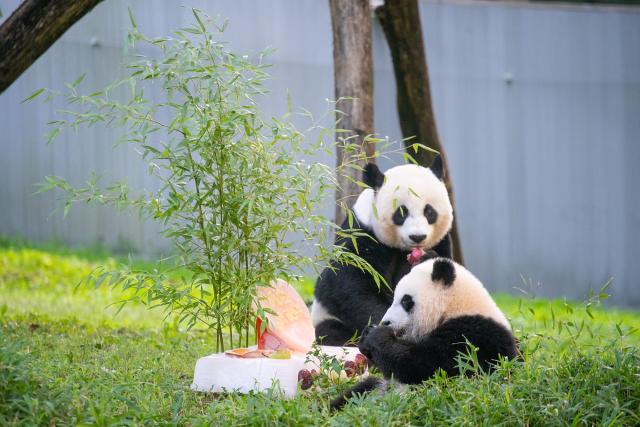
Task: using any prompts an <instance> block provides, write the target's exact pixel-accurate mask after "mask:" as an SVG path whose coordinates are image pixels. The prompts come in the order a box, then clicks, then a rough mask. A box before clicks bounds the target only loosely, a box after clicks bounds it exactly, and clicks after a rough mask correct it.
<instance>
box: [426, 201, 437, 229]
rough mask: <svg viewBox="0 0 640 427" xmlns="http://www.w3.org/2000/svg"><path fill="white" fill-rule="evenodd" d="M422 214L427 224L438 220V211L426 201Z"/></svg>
mask: <svg viewBox="0 0 640 427" xmlns="http://www.w3.org/2000/svg"><path fill="white" fill-rule="evenodd" d="M424 216H425V217H426V218H427V222H428V223H429V224H434V223H435V222H436V221H437V220H438V211H436V210H435V209H434V208H433V206H431V205H430V204H428V203H427V206H425V207H424Z"/></svg>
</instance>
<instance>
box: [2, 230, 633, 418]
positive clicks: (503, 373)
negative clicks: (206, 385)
mask: <svg viewBox="0 0 640 427" xmlns="http://www.w3.org/2000/svg"><path fill="white" fill-rule="evenodd" d="M105 263H110V264H112V265H114V266H115V265H117V261H116V260H114V259H111V258H108V256H107V255H106V254H104V253H95V252H85V253H83V252H70V251H65V250H61V249H60V248H53V249H48V250H43V249H33V248H30V247H27V246H15V245H13V246H12V245H11V244H8V243H6V242H5V243H3V244H0V425H2V426H4V425H13V424H24V425H34V424H45V425H67V424H73V425H78V424H83V425H86V424H91V425H94V424H95V425H114V424H115V425H120V424H126V425H131V424H135V425H138V424H153V425H155V424H179V425H184V424H186V425H205V424H206V425H210V424H213V425H235V424H240V425H254V424H256V425H272V424H285V425H327V424H335V425H367V426H368V425H376V426H377V425H389V424H394V425H408V424H412V425H433V424H445V425H497V424H504V425H545V426H546V425H601V424H602V425H639V424H640V353H639V352H638V346H639V344H640V332H637V330H636V328H638V327H640V312H632V311H622V310H613V309H604V308H602V307H600V306H598V305H597V304H594V305H592V306H590V307H589V309H588V310H587V307H586V305H585V304H584V303H574V302H570V303H567V302H564V301H557V300H556V301H550V300H531V299H520V298H514V297H511V296H507V295H499V296H497V298H496V299H497V301H498V303H499V305H500V306H501V307H502V308H503V310H504V311H505V312H506V313H507V315H508V317H509V318H510V319H511V321H512V324H513V326H514V330H515V332H516V335H517V337H518V338H519V339H520V341H521V345H522V348H523V359H524V360H523V361H515V362H511V363H505V364H504V365H503V366H502V367H501V368H499V369H498V370H497V371H496V372H494V373H493V374H492V375H479V376H476V377H472V378H445V377H437V378H434V379H432V380H429V381H427V382H425V383H424V384H423V385H422V386H418V387H413V388H411V389H409V390H408V391H405V392H404V393H403V394H401V393H399V392H392V393H388V394H386V395H384V396H381V395H374V396H369V397H367V398H365V399H363V400H362V401H359V402H355V403H354V404H351V405H348V406H347V407H346V408H345V409H344V410H343V411H342V412H340V413H338V414H335V415H332V414H329V412H328V410H327V402H328V399H329V398H330V397H332V396H333V395H334V394H335V393H336V389H342V388H344V387H346V386H347V385H348V383H343V384H338V385H337V386H335V387H332V388H330V389H327V390H326V391H325V392H322V393H317V392H314V393H308V394H306V395H303V396H301V397H298V398H296V399H294V400H281V399H277V398H276V397H275V396H272V395H268V394H256V395H248V396H245V395H217V396H214V395H210V394H201V393H193V392H191V391H190V390H189V385H190V383H191V379H192V374H193V367H194V364H195V361H196V359H197V358H198V357H200V356H203V355H206V354H208V353H212V352H213V339H212V334H210V333H208V332H206V331H201V330H191V331H188V332H186V331H183V330H181V329H179V328H178V327H176V325H175V324H174V323H173V322H172V320H171V319H169V320H167V321H166V322H164V321H163V319H164V315H163V313H162V312H161V311H159V310H148V309H147V308H146V307H145V306H143V305H141V304H139V303H138V304H131V305H128V306H126V307H125V308H124V309H123V310H122V311H121V312H120V313H119V314H118V315H117V316H115V317H114V313H115V311H116V309H115V308H114V307H111V308H106V307H107V306H108V305H109V304H110V303H113V302H116V301H118V300H120V299H121V298H122V297H123V296H122V295H121V294H119V293H118V292H117V291H113V290H107V289H104V288H100V289H97V290H96V289H87V288H85V287H79V288H78V289H75V286H76V284H77V283H79V282H80V281H81V280H82V279H83V278H84V277H85V276H86V275H87V274H88V273H89V272H90V271H91V270H92V269H93V268H95V267H96V266H97V265H101V264H105ZM312 288H313V286H312V284H310V283H306V282H305V283H302V284H300V286H299V289H300V291H301V293H302V294H303V297H304V298H305V299H310V297H311V294H310V292H311V291H312Z"/></svg>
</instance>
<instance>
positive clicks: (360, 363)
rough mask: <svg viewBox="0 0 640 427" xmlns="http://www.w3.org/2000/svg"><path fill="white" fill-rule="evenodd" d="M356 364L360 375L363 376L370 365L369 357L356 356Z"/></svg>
mask: <svg viewBox="0 0 640 427" xmlns="http://www.w3.org/2000/svg"><path fill="white" fill-rule="evenodd" d="M355 362H356V366H357V367H358V369H357V372H358V374H363V373H364V371H365V370H366V369H367V365H368V364H369V361H368V360H367V357H366V356H365V355H364V354H356V359H355Z"/></svg>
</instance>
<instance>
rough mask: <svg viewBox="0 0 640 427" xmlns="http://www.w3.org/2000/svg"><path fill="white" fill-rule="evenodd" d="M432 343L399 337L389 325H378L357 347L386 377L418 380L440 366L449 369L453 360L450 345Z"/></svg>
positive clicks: (408, 382)
mask: <svg viewBox="0 0 640 427" xmlns="http://www.w3.org/2000/svg"><path fill="white" fill-rule="evenodd" d="M434 344H435V343H431V342H430V341H429V340H428V339H426V340H421V341H418V342H415V341H411V340H408V339H403V338H398V337H396V336H395V332H394V331H393V330H392V329H391V328H389V327H387V326H380V327H377V328H373V329H371V330H370V332H369V333H368V334H367V335H366V336H365V338H364V339H363V340H362V341H361V343H360V346H359V348H360V351H361V352H362V354H364V355H365V356H367V357H368V358H369V359H370V361H371V363H372V364H373V365H375V366H376V367H377V368H378V369H380V371H381V372H382V373H383V374H384V376H385V377H386V378H390V377H393V378H395V379H396V380H398V381H400V382H402V383H405V384H419V383H421V382H422V381H424V380H425V379H427V378H429V377H431V376H433V375H434V374H435V373H436V371H437V370H438V369H439V368H443V369H444V370H445V371H450V368H451V366H450V365H452V364H454V363H455V360H454V357H452V355H451V354H450V353H451V349H447V348H446V347H443V346H441V345H434Z"/></svg>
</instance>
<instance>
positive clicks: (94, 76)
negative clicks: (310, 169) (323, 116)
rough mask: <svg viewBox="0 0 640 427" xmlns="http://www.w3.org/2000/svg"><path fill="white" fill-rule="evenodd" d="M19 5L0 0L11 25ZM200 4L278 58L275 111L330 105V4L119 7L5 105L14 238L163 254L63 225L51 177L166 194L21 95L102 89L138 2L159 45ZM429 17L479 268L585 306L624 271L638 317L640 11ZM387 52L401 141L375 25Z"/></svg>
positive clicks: (571, 9) (472, 10)
mask: <svg viewBox="0 0 640 427" xmlns="http://www.w3.org/2000/svg"><path fill="white" fill-rule="evenodd" d="M17 4H18V1H17V0H0V8H1V9H2V11H3V13H4V15H5V17H4V18H6V16H7V15H8V14H10V13H11V11H12V10H13V9H14V8H15V7H16V5H17ZM182 4H186V5H188V7H187V6H185V7H183V6H182ZM192 6H193V7H198V8H201V9H203V10H205V11H207V12H208V13H210V14H219V15H221V16H223V17H226V18H229V20H230V26H229V30H228V32H227V33H226V35H225V38H226V39H227V40H228V41H229V42H230V43H231V45H232V46H233V48H234V49H235V50H237V51H250V52H257V51H260V50H261V49H262V48H264V47H266V46H272V47H275V48H277V51H276V52H275V54H273V55H272V56H271V61H272V62H273V64H274V66H273V69H272V72H271V74H272V75H273V79H272V80H271V82H270V87H271V89H272V90H273V94H274V95H273V96H272V97H269V98H268V99H266V100H265V101H264V107H265V110H266V111H267V112H268V113H269V114H279V113H282V112H283V111H284V110H285V108H286V101H285V91H286V90H288V91H289V92H290V93H291V95H292V99H293V103H294V105H296V106H300V107H305V108H308V109H310V110H311V111H313V112H314V113H321V112H323V111H325V109H326V103H325V99H326V98H331V97H332V96H333V69H332V64H331V61H332V53H331V26H330V17H329V11H328V6H327V2H326V1H324V0H273V1H269V2H266V1H258V0H236V1H233V2H231V1H221V0H220V1H213V0H208V1H193V2H184V1H158V0H155V1H151V0H144V1H136V2H133V1H121V0H110V1H106V2H104V3H102V4H100V5H99V6H98V7H96V9H95V10H94V11H93V12H91V13H90V14H89V15H87V16H86V17H85V18H83V19H82V21H81V22H79V23H78V24H77V25H75V26H74V27H73V28H72V29H71V30H70V31H68V32H67V34H65V35H64V36H63V37H62V39H61V40H59V41H58V42H57V43H56V44H55V45H54V46H53V47H52V48H51V49H50V50H49V51H48V52H47V53H46V54H45V55H43V56H42V57H41V58H40V59H39V60H38V61H37V62H36V63H35V64H34V65H33V66H32V67H31V68H30V69H29V70H28V71H27V72H26V73H25V74H24V75H23V76H22V77H21V78H20V79H19V80H18V81H17V82H16V83H14V85H13V86H12V87H11V88H10V89H9V90H7V91H6V92H5V93H4V94H2V95H0V129H2V131H1V132H0V150H1V151H0V153H1V154H0V182H2V185H1V186H0V233H1V234H4V235H20V236H23V237H26V238H28V239H32V240H51V239H53V238H58V239H62V240H64V241H66V242H69V243H71V244H85V245H86V244H92V243H95V242H102V243H104V244H106V245H108V246H110V247H112V248H119V249H125V250H127V249H131V248H132V249H135V250H138V251H142V252H145V253H148V254H151V253H156V252H158V251H161V250H164V249H166V247H167V246H166V242H164V241H163V240H162V239H161V238H160V237H159V235H158V231H159V228H158V227H157V226H156V225H155V224H152V223H149V222H145V221H141V220H140V219H139V218H137V217H136V216H135V215H134V214H130V213H124V214H119V213H117V212H115V211H113V210H110V209H101V208H93V207H79V208H76V209H72V211H71V213H70V214H69V216H68V217H67V219H66V220H63V219H62V218H61V215H60V214H54V215H50V213H51V211H52V209H53V208H54V206H55V200H54V199H55V197H56V195H55V194H53V193H49V194H44V195H33V194H32V193H33V192H34V183H36V182H39V181H42V179H43V177H44V176H45V175H50V174H57V175H61V176H65V177H67V178H69V179H70V180H71V181H72V182H75V183H80V182H82V180H83V179H85V178H86V177H87V176H88V175H89V173H90V172H91V171H93V170H96V171H98V172H99V173H102V174H104V175H105V177H107V178H108V177H110V176H114V177H123V176H126V177H127V179H128V181H129V183H130V184H131V185H132V186H145V187H152V186H154V185H155V183H154V182H153V181H151V180H150V179H149V178H148V177H146V175H145V173H144V168H143V167H142V165H141V163H140V161H139V160H138V159H137V157H136V154H135V153H133V152H132V151H131V150H130V149H129V148H127V147H118V148H116V149H113V147H112V145H113V141H114V134H113V133H112V132H109V131H105V130H104V129H101V128H92V129H89V130H83V131H81V132H80V133H79V134H77V135H76V134H72V133H69V134H65V135H62V137H61V138H60V140H59V141H58V143H56V144H54V145H53V146H46V145H45V138H44V137H43V135H44V134H45V133H46V132H47V125H46V122H47V121H49V120H51V119H53V118H55V115H54V109H55V108H56V105H55V104H53V105H51V104H42V103H40V102H32V103H27V104H20V101H21V100H22V99H23V98H25V97H26V96H28V95H29V94H30V93H31V92H33V91H34V90H35V89H36V88H39V87H50V88H62V87H64V83H65V82H70V81H72V80H74V79H75V78H76V77H77V76H78V75H79V74H82V73H84V72H86V73H87V78H86V80H85V82H84V83H83V87H84V88H86V90H87V91H90V90H92V89H94V88H99V87H101V86H102V85H105V84H106V83H108V82H110V81H112V80H113V79H115V78H116V77H117V76H119V75H121V74H122V72H123V71H122V68H121V65H122V64H123V62H124V58H125V57H124V55H125V52H124V43H123V41H124V36H125V33H126V30H127V29H128V25H129V23H128V22H129V21H128V15H127V8H128V7H131V9H132V11H133V13H134V15H135V16H136V18H137V21H138V24H139V26H140V27H141V28H142V30H143V31H144V32H145V33H147V34H150V35H164V34H166V33H167V32H169V31H170V30H172V29H175V28H178V27H180V26H182V25H185V24H187V23H190V22H191V19H192V15H191V11H190V7H192ZM421 7H422V9H421V18H422V22H423V27H424V36H425V43H426V47H427V56H428V61H429V67H430V72H431V77H432V90H433V94H434V104H435V110H436V118H437V121H438V126H439V131H440V134H441V137H442V140H443V142H444V145H445V147H446V148H447V154H448V156H449V159H450V163H451V168H452V174H453V181H454V186H455V191H456V198H457V204H458V209H457V220H458V221H459V226H460V229H461V233H462V240H463V243H464V251H465V256H466V260H467V264H468V266H469V267H470V268H471V270H472V271H474V272H475V273H476V274H477V275H478V276H479V277H480V278H481V279H482V280H483V281H484V282H485V283H486V284H487V286H488V287H489V288H490V289H492V290H504V291H511V292H516V291H515V290H514V287H523V286H528V285H524V284H523V281H522V279H521V276H522V277H524V278H525V279H526V282H528V283H530V284H533V285H534V286H533V287H534V289H533V291H534V292H535V293H537V294H538V295H543V296H568V297H572V298H583V297H584V296H585V295H586V293H587V290H588V289H589V288H590V287H591V288H598V287H599V286H600V285H601V284H602V283H604V282H605V281H606V280H607V279H608V278H610V277H613V278H614V283H613V287H612V288H611V291H612V293H613V301H614V302H615V303H617V304H621V305H630V306H640V286H639V284H638V279H637V277H640V263H636V262H635V261H636V259H638V258H639V257H640V243H639V240H638V236H639V235H640V213H639V212H640V197H638V190H637V189H636V188H635V187H636V185H637V184H638V183H639V182H640V171H639V169H638V167H637V165H638V164H639V163H640V9H638V8H630V7H626V8H611V7H592V6H553V5H530V4H526V3H524V4H523V3H517V4H508V3H498V2H490V3H484V2H453V1H452V2H448V1H447V2H433V1H425V2H422V3H421ZM92 42H93V43H92ZM374 55H375V101H376V105H375V114H376V128H377V131H378V132H379V133H380V134H382V135H389V136H390V137H391V138H392V139H397V138H399V137H400V132H399V126H398V121H397V117H396V112H395V86H394V81H393V73H392V69H391V64H390V60H389V52H388V48H387V46H386V45H385V42H384V37H383V35H382V32H381V30H380V28H379V27H378V26H377V25H375V28H374ZM325 161H330V162H331V161H333V160H332V159H330V158H326V159H325ZM331 211H332V210H331V207H330V206H328V207H327V210H326V212H327V213H328V214H329V213H330V212H331ZM538 284H539V285H540V286H539V287H538Z"/></svg>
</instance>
